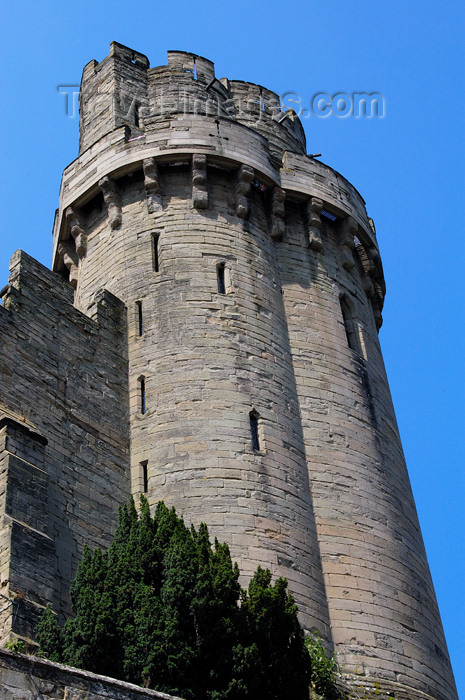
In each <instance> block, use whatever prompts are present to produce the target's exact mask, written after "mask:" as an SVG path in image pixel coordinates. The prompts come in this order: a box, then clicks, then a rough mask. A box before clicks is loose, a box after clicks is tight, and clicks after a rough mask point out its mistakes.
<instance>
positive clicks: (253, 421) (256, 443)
mask: <svg viewBox="0 0 465 700" xmlns="http://www.w3.org/2000/svg"><path fill="white" fill-rule="evenodd" d="M249 418H250V433H251V437H252V449H253V450H254V451H255V452H259V451H260V439H259V435H258V418H259V415H258V413H257V411H255V410H254V411H250V413H249Z"/></svg>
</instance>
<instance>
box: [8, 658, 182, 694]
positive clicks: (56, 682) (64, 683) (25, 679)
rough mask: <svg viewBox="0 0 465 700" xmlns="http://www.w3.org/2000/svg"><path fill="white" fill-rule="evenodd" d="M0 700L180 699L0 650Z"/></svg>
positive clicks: (43, 660)
mask: <svg viewBox="0 0 465 700" xmlns="http://www.w3.org/2000/svg"><path fill="white" fill-rule="evenodd" d="M0 688H1V693H2V695H1V697H2V700H36V699H37V698H40V699H41V700H58V699H60V700H139V698H140V700H150V699H151V698H153V700H182V699H181V698H178V697H175V696H174V695H167V694H166V693H161V692H159V691H158V690H147V688H139V686H137V685H133V684H132V683H124V682H123V681H117V680H115V679H114V678H108V677H106V676H99V675H97V674H95V673H90V672H89V671H81V670H80V669H77V668H71V667H69V666H63V665H62V664H56V663H52V662H51V661H47V660H45V659H40V658H38V657H36V656H26V655H24V654H13V653H12V652H10V651H6V650H5V649H0Z"/></svg>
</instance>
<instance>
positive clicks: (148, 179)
mask: <svg viewBox="0 0 465 700" xmlns="http://www.w3.org/2000/svg"><path fill="white" fill-rule="evenodd" d="M142 167H143V169H144V185H145V194H146V197H147V208H148V210H149V214H155V213H156V212H158V211H160V210H161V208H162V205H161V194H160V181H159V178H158V166H157V161H156V160H155V158H145V160H143V161H142Z"/></svg>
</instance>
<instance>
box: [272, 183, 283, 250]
mask: <svg viewBox="0 0 465 700" xmlns="http://www.w3.org/2000/svg"><path fill="white" fill-rule="evenodd" d="M285 201H286V192H285V190H283V189H282V188H281V187H274V188H273V201H272V204H271V238H272V239H273V240H274V241H281V240H282V238H283V235H284V212H285V207H284V202H285Z"/></svg>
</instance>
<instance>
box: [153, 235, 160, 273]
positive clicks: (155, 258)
mask: <svg viewBox="0 0 465 700" xmlns="http://www.w3.org/2000/svg"><path fill="white" fill-rule="evenodd" d="M159 243H160V234H159V233H152V267H153V271H154V272H159V271H160V256H159V250H158V249H159Z"/></svg>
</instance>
